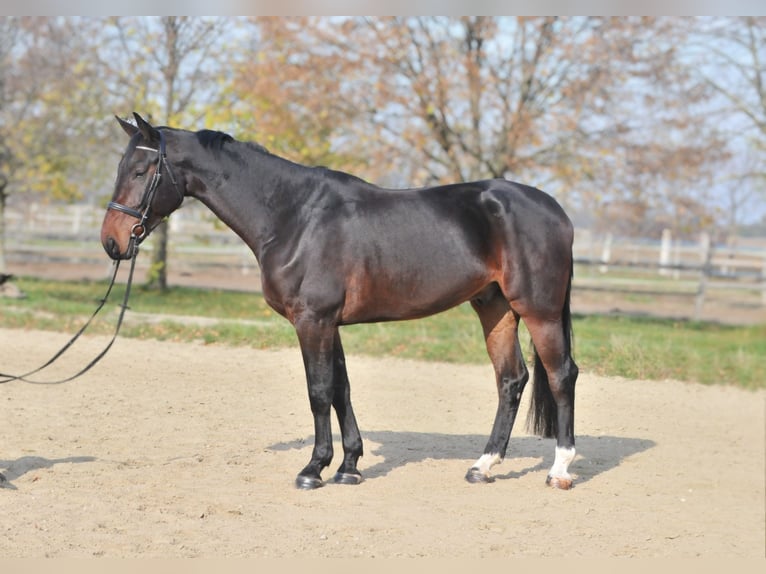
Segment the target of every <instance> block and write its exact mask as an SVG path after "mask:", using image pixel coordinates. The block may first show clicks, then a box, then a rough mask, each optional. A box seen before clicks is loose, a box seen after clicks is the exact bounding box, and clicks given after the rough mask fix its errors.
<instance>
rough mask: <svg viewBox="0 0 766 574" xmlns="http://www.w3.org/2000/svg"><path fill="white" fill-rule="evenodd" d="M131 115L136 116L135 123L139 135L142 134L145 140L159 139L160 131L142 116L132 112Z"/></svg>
mask: <svg viewBox="0 0 766 574" xmlns="http://www.w3.org/2000/svg"><path fill="white" fill-rule="evenodd" d="M133 117H134V118H136V124H137V125H138V130H139V131H140V132H141V135H142V136H144V139H145V140H146V141H158V140H159V139H160V132H159V131H157V129H156V128H154V127H152V125H151V124H150V123H149V122H147V121H146V120H145V119H144V118H142V117H141V116H140V115H138V114H137V113H136V112H133Z"/></svg>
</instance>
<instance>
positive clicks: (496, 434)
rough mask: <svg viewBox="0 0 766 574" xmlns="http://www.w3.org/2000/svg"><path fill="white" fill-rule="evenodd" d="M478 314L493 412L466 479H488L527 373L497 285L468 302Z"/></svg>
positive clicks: (512, 317)
mask: <svg viewBox="0 0 766 574" xmlns="http://www.w3.org/2000/svg"><path fill="white" fill-rule="evenodd" d="M471 305H472V306H473V308H474V310H475V311H476V313H477V314H478V315H479V319H480V320H481V325H482V328H483V330H484V339H485V340H486V343H487V352H488V353H489V357H490V359H491V360H492V365H493V366H494V368H495V377H496V380H497V394H498V404H497V414H496V415H495V422H494V424H493V426H492V432H491V434H490V436H489V441H488V442H487V446H486V447H485V448H484V454H483V455H482V456H481V457H480V458H479V459H478V460H477V461H476V462H475V463H474V465H473V466H472V467H471V468H470V469H469V470H468V473H467V474H466V477H465V478H466V480H467V481H468V482H491V481H492V478H491V476H490V472H489V471H490V468H491V467H492V466H493V465H495V464H497V463H499V462H500V461H502V460H503V458H505V453H506V451H507V449H508V441H509V440H510V436H511V430H512V428H513V423H514V421H515V420H516V414H517V413H518V410H519V402H520V401H521V394H522V392H523V391H524V386H525V385H526V383H527V380H528V379H529V372H528V371H527V367H526V365H525V363H524V357H523V355H522V352H521V346H520V345H519V337H518V327H519V324H518V315H516V313H515V312H514V311H513V310H512V309H511V308H510V306H509V305H508V301H507V300H506V299H505V297H504V296H503V294H502V292H501V291H500V289H499V287H497V285H493V286H492V287H490V288H488V289H487V290H486V291H484V292H483V293H482V294H481V295H480V296H478V297H476V298H475V299H473V300H472V301H471Z"/></svg>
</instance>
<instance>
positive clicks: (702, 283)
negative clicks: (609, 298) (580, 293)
mask: <svg viewBox="0 0 766 574" xmlns="http://www.w3.org/2000/svg"><path fill="white" fill-rule="evenodd" d="M574 257H575V267H576V268H579V272H577V271H576V272H575V281H574V286H575V288H576V289H581V290H595V291H610V292H621V293H626V294H643V295H649V296H652V295H654V296H679V297H693V298H694V308H695V313H694V315H695V318H699V317H700V315H701V312H702V308H703V306H704V304H705V299H706V297H708V296H709V295H710V294H711V293H712V292H716V293H717V294H726V295H728V296H729V297H732V298H736V299H737V300H738V301H739V302H740V303H741V304H748V305H756V306H761V307H764V306H766V239H761V240H760V241H753V240H751V241H745V240H739V241H738V242H737V244H736V245H714V244H713V243H712V242H711V241H710V237H709V236H708V235H707V234H704V233H703V234H701V236H700V237H699V240H698V241H697V242H689V241H680V240H678V239H674V238H673V237H672V236H671V235H670V232H668V231H666V232H665V233H663V236H662V238H659V239H657V240H645V241H637V240H636V239H619V238H615V237H613V236H612V235H610V234H605V235H602V236H594V235H592V234H590V233H589V232H588V231H587V230H580V231H579V232H578V234H577V238H576V240H575V247H574Z"/></svg>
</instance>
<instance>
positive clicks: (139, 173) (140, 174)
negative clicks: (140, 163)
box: [135, 170, 147, 179]
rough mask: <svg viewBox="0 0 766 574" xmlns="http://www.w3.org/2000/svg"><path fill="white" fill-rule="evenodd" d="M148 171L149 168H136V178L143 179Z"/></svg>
mask: <svg viewBox="0 0 766 574" xmlns="http://www.w3.org/2000/svg"><path fill="white" fill-rule="evenodd" d="M146 171H147V170H136V175H135V178H136V179H141V178H142V177H144V176H145V175H146Z"/></svg>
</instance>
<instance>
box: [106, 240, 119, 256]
mask: <svg viewBox="0 0 766 574" xmlns="http://www.w3.org/2000/svg"><path fill="white" fill-rule="evenodd" d="M104 250H105V251H106V253H107V255H109V257H111V258H112V259H119V258H120V246H119V245H117V242H116V241H115V240H114V238H113V237H107V238H106V241H105V242H104Z"/></svg>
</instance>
